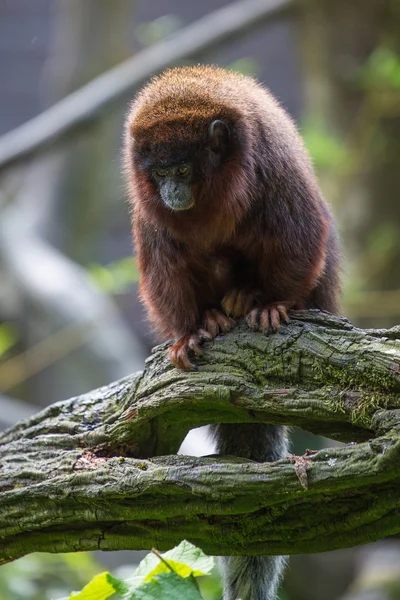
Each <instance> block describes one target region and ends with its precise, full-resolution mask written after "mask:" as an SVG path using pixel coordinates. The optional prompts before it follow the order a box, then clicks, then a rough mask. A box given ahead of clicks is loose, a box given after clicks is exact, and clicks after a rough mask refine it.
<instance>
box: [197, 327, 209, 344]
mask: <svg viewBox="0 0 400 600" xmlns="http://www.w3.org/2000/svg"><path fill="white" fill-rule="evenodd" d="M197 333H198V336H199V338H200V341H201V342H209V341H210V340H212V339H213V336H212V335H211V333H209V332H208V331H206V330H205V329H199V331H198V332H197Z"/></svg>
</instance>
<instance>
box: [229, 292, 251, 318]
mask: <svg viewBox="0 0 400 600" xmlns="http://www.w3.org/2000/svg"><path fill="white" fill-rule="evenodd" d="M257 296H259V292H257V291H256V290H248V289H245V290H238V289H233V290H231V291H230V292H228V293H227V294H226V295H225V296H224V297H223V299H222V302H221V306H222V308H223V310H224V313H225V314H227V315H228V316H231V317H234V318H235V319H239V318H240V317H245V316H246V315H247V314H248V313H249V311H250V310H251V309H252V308H253V306H255V305H256V304H257V302H258V299H257Z"/></svg>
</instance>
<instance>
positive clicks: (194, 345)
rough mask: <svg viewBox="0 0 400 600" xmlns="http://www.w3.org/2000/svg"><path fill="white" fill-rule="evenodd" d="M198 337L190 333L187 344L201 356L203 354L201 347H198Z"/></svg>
mask: <svg viewBox="0 0 400 600" xmlns="http://www.w3.org/2000/svg"><path fill="white" fill-rule="evenodd" d="M200 343H201V341H200V338H199V336H198V335H196V334H195V335H191V336H190V338H189V341H188V346H189V348H190V349H191V350H193V352H194V353H195V354H197V356H201V355H202V354H203V351H202V349H201V348H200Z"/></svg>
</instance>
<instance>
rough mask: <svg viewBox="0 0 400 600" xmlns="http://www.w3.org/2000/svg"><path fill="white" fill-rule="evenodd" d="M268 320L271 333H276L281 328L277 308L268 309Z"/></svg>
mask: <svg viewBox="0 0 400 600" xmlns="http://www.w3.org/2000/svg"><path fill="white" fill-rule="evenodd" d="M269 320H270V323H271V329H272V331H277V330H278V329H279V327H280V326H281V320H280V317H279V311H278V308H277V307H275V306H271V308H270V309H269Z"/></svg>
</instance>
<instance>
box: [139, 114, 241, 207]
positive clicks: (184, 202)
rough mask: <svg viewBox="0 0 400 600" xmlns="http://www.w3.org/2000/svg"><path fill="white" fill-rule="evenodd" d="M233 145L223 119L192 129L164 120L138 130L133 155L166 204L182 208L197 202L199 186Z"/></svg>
mask: <svg viewBox="0 0 400 600" xmlns="http://www.w3.org/2000/svg"><path fill="white" fill-rule="evenodd" d="M161 128H163V129H164V132H163V134H162V135H160V134H161V132H160V129H161ZM160 137H161V139H162V140H163V141H160ZM230 146H231V130H230V127H229V125H228V124H227V123H226V122H225V121H222V120H221V119H213V120H212V121H211V122H210V123H209V124H208V125H207V124H206V125H205V126H204V124H203V125H202V127H193V130H192V131H191V130H190V129H189V128H188V126H187V124H186V126H185V130H184V131H182V128H181V127H177V124H176V123H173V124H165V123H164V124H162V125H158V126H157V124H156V125H155V126H154V127H152V131H149V130H147V131H146V132H145V134H142V135H141V132H135V140H134V142H133V158H134V164H135V168H136V170H138V171H141V172H144V173H146V175H147V178H148V181H149V183H150V185H153V186H156V188H157V190H158V197H159V199H160V201H161V202H162V203H163V205H164V206H165V207H167V208H168V209H170V210H172V211H177V212H178V211H179V212H180V211H188V210H190V209H192V208H193V207H194V206H195V205H196V202H197V200H198V197H199V194H198V193H196V190H197V191H198V190H199V189H200V188H202V185H201V184H202V183H204V181H206V180H207V179H209V178H210V177H211V176H212V175H213V172H214V171H215V170H216V169H218V167H219V166H220V165H221V163H222V162H223V160H224V158H225V157H226V156H228V154H229V151H230Z"/></svg>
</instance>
